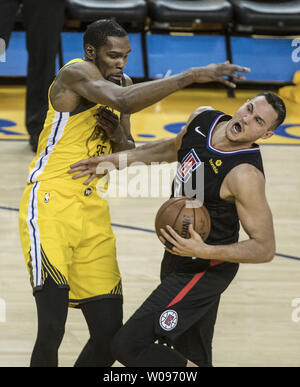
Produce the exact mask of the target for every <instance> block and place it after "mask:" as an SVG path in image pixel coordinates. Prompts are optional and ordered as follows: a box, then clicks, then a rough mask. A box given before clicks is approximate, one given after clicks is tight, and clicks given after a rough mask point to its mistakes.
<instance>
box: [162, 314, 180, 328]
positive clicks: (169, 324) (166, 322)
mask: <svg viewBox="0 0 300 387" xmlns="http://www.w3.org/2000/svg"><path fill="white" fill-rule="evenodd" d="M177 323H178V314H177V312H175V310H172V309H169V310H165V311H164V312H163V313H162V314H161V316H160V318H159V324H160V326H161V327H162V329H164V330H165V331H171V330H172V329H174V328H175V327H176V325H177Z"/></svg>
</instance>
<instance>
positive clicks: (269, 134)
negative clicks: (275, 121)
mask: <svg viewBox="0 0 300 387" xmlns="http://www.w3.org/2000/svg"><path fill="white" fill-rule="evenodd" d="M273 134H274V132H273V130H268V131H267V132H266V133H265V134H264V135H262V136H261V137H260V138H261V139H263V140H267V139H268V138H270V137H272V136H273Z"/></svg>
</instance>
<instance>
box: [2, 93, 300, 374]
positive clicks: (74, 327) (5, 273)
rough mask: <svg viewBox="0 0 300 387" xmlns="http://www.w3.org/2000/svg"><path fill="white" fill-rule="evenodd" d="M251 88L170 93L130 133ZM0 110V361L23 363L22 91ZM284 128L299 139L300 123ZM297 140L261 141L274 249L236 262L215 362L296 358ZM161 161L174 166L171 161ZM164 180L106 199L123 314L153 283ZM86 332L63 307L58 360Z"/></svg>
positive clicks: (284, 363)
mask: <svg viewBox="0 0 300 387" xmlns="http://www.w3.org/2000/svg"><path fill="white" fill-rule="evenodd" d="M252 94H253V93H252V92H251V93H250V92H240V93H237V98H236V99H234V100H231V99H227V98H226V94H225V93H222V92H216V93H213V91H211V90H209V91H207V92H204V91H203V90H201V91H196V90H192V91H190V90H187V91H186V92H185V91H184V92H180V93H176V94H175V95H174V96H171V97H169V98H167V99H166V100H165V101H163V102H161V103H159V104H156V105H154V106H153V107H151V108H148V109H146V110H145V111H144V112H141V113H137V114H135V115H134V116H133V118H132V127H133V133H134V137H135V139H136V140H137V141H142V140H143V141H145V140H147V141H148V140H152V139H159V138H163V137H168V136H172V135H174V134H172V133H170V132H166V131H165V130H164V129H163V127H164V125H166V124H168V123H172V122H181V121H184V120H186V119H187V117H188V114H189V112H191V111H192V110H193V109H194V108H195V107H197V106H200V105H212V106H214V107H216V108H217V109H226V112H228V113H233V111H234V109H236V107H238V105H239V104H240V103H241V102H242V101H244V100H245V99H246V98H247V97H249V96H251V95H252ZM1 101H2V102H3V103H1ZM12 102H14V103H12ZM0 119H2V120H12V121H14V122H15V123H16V125H15V126H14V130H15V131H16V132H19V133H21V135H20V137H21V139H20V140H18V139H17V138H15V137H16V136H14V135H12V134H7V133H6V135H5V134H3V133H2V134H3V136H2V140H1V141H0V171H1V182H0V235H1V238H0V367H4V366H8V367H14V366H21V367H23V366H24V367H27V366H28V364H29V359H30V353H31V350H32V347H33V344H34V340H35V335H36V326H37V320H36V310H35V304H34V299H33V297H32V291H31V287H30V284H29V280H28V275H27V270H26V267H25V264H24V259H23V256H22V252H21V246H20V242H19V234H18V207H19V202H20V198H21V195H22V191H23V189H24V186H25V181H26V176H27V170H28V165H29V163H30V161H31V159H32V157H33V155H32V153H31V151H30V148H29V145H28V144H27V141H25V140H26V134H25V129H24V124H23V119H24V90H22V89H18V88H17V89H9V88H8V89H7V88H6V89H5V90H1V89H0ZM0 122H2V121H0ZM287 122H289V123H297V122H298V123H300V113H299V110H298V107H297V106H294V105H293V104H289V105H288V117H287ZM297 130H298V132H297ZM22 133H23V134H22ZM290 133H292V134H293V135H294V137H298V136H299V140H300V124H299V128H298V129H297V128H296V127H293V128H292V129H291V131H290ZM140 134H151V135H152V137H151V136H150V137H147V136H146V137H145V136H144V137H143V136H139V135H140ZM299 142H300V141H298V140H297V138H296V139H294V141H292V140H291V139H289V138H277V139H276V141H274V142H272V143H269V144H263V145H262V155H263V159H264V166H265V172H266V177H267V197H268V200H269V203H270V207H271V209H272V212H273V216H274V225H275V232H276V241H277V246H276V252H277V254H276V256H275V258H274V260H273V261H272V262H271V263H268V264H259V265H251V264H244V265H241V266H240V269H239V272H238V274H237V276H236V278H235V279H234V281H233V283H232V284H231V286H230V287H229V288H228V289H227V291H226V292H225V293H224V294H223V297H222V299H221V304H220V308H219V314H218V319H217V323H216V327H215V336H214V342H213V353H214V365H215V366H217V367H222V366H224V367H241V366H247V367H254V366H258V367H260V366H270V367H288V366H293V367H298V366H299V365H300V345H299V344H300V308H299V307H300V249H299V247H300V242H299V235H300V176H299V165H300V147H299ZM143 168H144V170H143V172H142V173H144V176H148V175H147V173H148V167H143ZM165 168H170V170H171V172H172V171H174V165H170V166H169V167H165ZM164 188H165V190H164V193H165V195H166V196H164V197H162V196H160V197H137V198H133V197H125V198H124V197H110V198H108V201H109V204H110V211H111V219H112V224H113V230H114V232H115V235H116V238H117V252H118V260H119V266H120V270H121V272H122V276H123V287H124V321H126V320H127V319H128V317H129V316H130V315H131V314H132V313H133V312H134V311H135V310H136V309H137V308H138V307H139V306H140V304H141V303H142V301H143V300H144V299H145V297H147V296H148V295H149V294H150V293H151V291H152V290H153V289H154V288H155V286H157V284H158V283H159V268H160V261H161V257H162V254H163V248H162V246H161V244H160V242H159V240H158V239H157V237H156V235H155V234H154V232H153V230H154V217H155V213H156V211H157V210H158V208H159V206H160V205H161V204H162V203H163V202H164V201H165V200H167V192H168V186H165V187H164ZM121 196H122V195H121ZM243 238H245V235H244V233H243V232H242V233H241V239H243ZM297 306H298V309H299V310H298V309H297ZM87 339H88V332H87V327H86V324H85V321H84V319H83V316H82V314H81V312H80V311H79V310H73V309H70V310H69V315H68V320H67V325H66V333H65V337H64V340H63V343H62V345H61V347H60V351H59V359H60V366H64V367H66V366H72V365H73V364H74V362H75V360H76V357H77V355H78V354H79V352H80V351H81V349H82V347H83V346H84V344H85V342H86V341H87ZM115 366H119V364H118V363H115Z"/></svg>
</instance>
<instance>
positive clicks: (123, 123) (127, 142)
mask: <svg viewBox="0 0 300 387" xmlns="http://www.w3.org/2000/svg"><path fill="white" fill-rule="evenodd" d="M125 78H126V85H127V86H126V87H128V86H130V85H133V82H132V80H131V78H129V77H128V76H127V75H126V76H125ZM120 129H121V131H122V133H123V138H122V140H121V141H120V142H119V143H112V151H113V153H117V152H121V151H124V150H128V149H134V148H135V142H134V139H133V137H132V135H131V131H130V114H123V113H121V116H120Z"/></svg>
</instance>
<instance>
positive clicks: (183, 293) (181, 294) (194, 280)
mask: <svg viewBox="0 0 300 387" xmlns="http://www.w3.org/2000/svg"><path fill="white" fill-rule="evenodd" d="M204 274H205V271H203V272H202V273H197V274H195V275H194V277H193V278H192V279H191V280H190V282H189V283H188V284H187V285H186V286H185V287H184V288H183V289H182V290H181V291H180V292H179V293H178V294H177V296H176V297H175V298H174V299H173V300H172V301H171V302H170V304H169V305H168V306H167V308H169V307H170V306H172V305H174V304H177V302H179V301H181V300H182V299H183V297H185V296H186V295H187V294H188V292H189V291H190V290H191V289H192V288H193V287H194V286H195V285H196V283H197V282H198V281H199V279H200V278H201V277H202V276H203V275H204Z"/></svg>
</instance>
